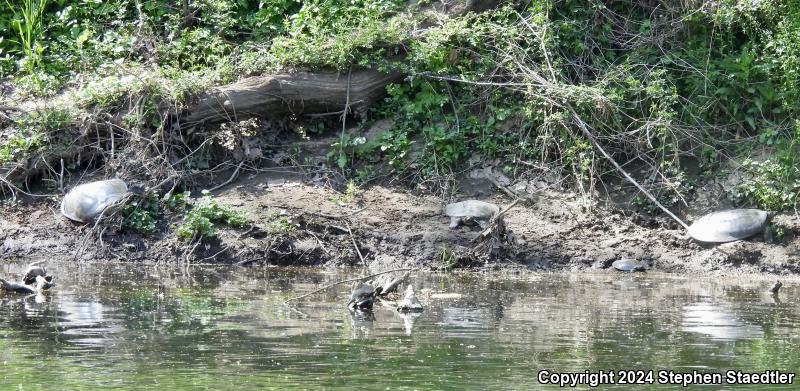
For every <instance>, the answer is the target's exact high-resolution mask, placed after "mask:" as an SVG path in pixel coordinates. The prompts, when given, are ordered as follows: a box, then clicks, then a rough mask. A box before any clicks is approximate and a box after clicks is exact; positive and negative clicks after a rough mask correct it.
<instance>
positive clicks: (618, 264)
mask: <svg viewBox="0 0 800 391" xmlns="http://www.w3.org/2000/svg"><path fill="white" fill-rule="evenodd" d="M611 266H612V267H613V268H614V269H617V270H619V271H621V272H643V271H645V270H646V269H647V267H646V266H645V265H644V263H642V262H639V261H636V260H635V259H628V258H623V259H618V260H616V261H614V263H612V264H611Z"/></svg>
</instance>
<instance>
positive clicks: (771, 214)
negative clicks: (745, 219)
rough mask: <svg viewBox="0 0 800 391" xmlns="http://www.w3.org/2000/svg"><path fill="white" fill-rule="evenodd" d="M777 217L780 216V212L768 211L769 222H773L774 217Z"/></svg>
mask: <svg viewBox="0 0 800 391" xmlns="http://www.w3.org/2000/svg"><path fill="white" fill-rule="evenodd" d="M777 215H778V212H775V211H769V210H768V211H767V220H768V221H769V220H772V218H773V217H775V216H777Z"/></svg>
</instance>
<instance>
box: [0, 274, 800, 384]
mask: <svg viewBox="0 0 800 391" xmlns="http://www.w3.org/2000/svg"><path fill="white" fill-rule="evenodd" d="M24 267H25V265H24V264H22V263H15V262H11V261H6V262H5V263H3V266H2V267H0V275H2V276H6V277H9V276H15V277H18V275H19V273H20V272H21V271H22V270H23V269H24ZM49 271H50V272H51V273H52V274H55V275H56V278H57V281H56V282H57V286H56V287H55V288H53V289H52V290H51V291H48V292H47V293H46V294H44V295H39V296H19V295H11V294H4V293H0V348H2V349H0V389H2V390H7V389H8V390H10V389H14V390H17V389H21V390H39V389H41V390H45V389H46V390H67V389H125V390H131V389H159V390H186V389H214V390H228V389H230V390H233V389H236V390H242V389H269V388H275V389H309V388H310V389H320V388H324V389H479V390H490V389H491V390H495V389H542V388H544V389H556V388H558V386H557V385H552V384H542V383H541V382H540V380H542V379H540V376H539V374H540V372H541V371H543V370H546V371H549V373H565V372H582V373H585V371H587V370H588V371H590V373H597V372H598V371H613V372H614V373H615V374H616V373H617V372H618V371H625V370H638V371H642V372H639V374H638V375H639V376H637V378H638V379H639V380H643V381H645V383H646V384H648V385H649V384H650V383H652V385H650V386H649V387H655V388H658V389H680V388H681V386H680V385H669V384H659V383H660V379H659V375H660V374H662V372H659V371H675V373H679V374H680V373H692V371H697V373H699V374H703V373H709V374H721V376H722V377H723V379H725V374H726V371H729V370H731V371H736V370H741V371H743V372H747V373H753V372H763V371H776V370H777V371H783V372H784V373H795V372H797V371H798V369H799V368H800V349H798V344H799V343H800V336H799V335H798V331H797V330H798V329H800V328H798V326H799V325H800V311H798V306H797V301H798V296H799V295H800V290H798V289H795V288H794V286H793V285H794V284H793V283H791V282H787V283H786V284H785V286H784V288H783V289H782V290H781V292H780V295H779V296H773V295H770V294H768V293H765V292H766V290H767V288H768V287H769V286H770V285H771V282H770V281H767V280H764V279H759V278H752V279H748V278H730V279H724V278H714V279H710V278H700V277H697V276H694V277H677V276H671V275H656V274H625V273H602V274H526V275H521V276H516V277H509V276H502V277H501V276H494V275H477V274H466V275H461V274H455V275H454V274H425V273H420V274H417V275H415V276H414V277H413V283H414V285H415V288H416V289H417V291H418V296H419V298H420V300H421V301H422V302H423V304H424V305H425V307H426V309H425V311H424V312H423V313H422V314H420V315H418V316H405V317H404V316H401V315H400V314H398V313H397V312H396V311H394V310H393V309H392V308H391V307H389V306H380V305H376V309H375V312H374V320H371V321H370V320H365V319H363V318H362V317H353V316H351V314H350V313H349V312H348V310H347V309H346V308H345V302H346V301H347V298H348V297H349V291H348V290H349V288H348V286H346V285H340V286H337V287H335V288H332V289H330V290H328V291H326V292H324V293H320V294H316V295H314V296H311V297H308V298H305V299H302V300H299V301H296V302H292V303H291V304H289V305H287V304H285V303H284V301H285V300H286V299H288V298H290V297H294V296H297V295H300V294H303V293H307V292H310V291H312V290H314V289H316V288H317V287H319V286H322V285H325V284H328V283H332V282H335V281H338V280H341V279H345V278H349V277H353V276H354V275H356V272H355V271H352V272H349V273H347V272H341V273H338V272H337V273H334V272H330V271H322V270H313V269H311V270H309V269H306V270H296V269H276V268H264V269H262V268H255V269H243V268H231V267H209V266H203V267H201V266H192V267H188V268H187V267H155V266H142V265H137V264H104V265H83V266H80V267H79V266H74V265H60V266H58V267H56V266H51V267H50V268H49ZM651 371H652V372H651ZM663 373H666V372H663ZM642 375H644V376H642ZM647 375H651V376H652V377H651V379H648V378H647ZM548 379H549V378H548ZM548 379H544V380H548ZM587 380H588V379H587ZM606 380H608V379H606ZM662 380H663V379H662ZM619 381H620V376H619V375H617V376H616V377H615V382H619ZM794 383H795V384H800V382H798V381H795V382H794ZM619 387H621V386H619ZM649 387H648V388H649ZM581 388H586V386H582V387H581ZM601 388H607V386H602V387H601ZM706 388H708V389H720V388H722V389H731V388H736V389H740V387H736V386H733V385H731V384H726V383H725V382H724V381H723V383H722V384H718V385H712V386H710V387H706ZM744 388H749V389H759V390H761V389H767V388H770V387H767V386H764V385H750V386H746V387H744ZM783 388H787V389H788V388H791V386H784V387H783Z"/></svg>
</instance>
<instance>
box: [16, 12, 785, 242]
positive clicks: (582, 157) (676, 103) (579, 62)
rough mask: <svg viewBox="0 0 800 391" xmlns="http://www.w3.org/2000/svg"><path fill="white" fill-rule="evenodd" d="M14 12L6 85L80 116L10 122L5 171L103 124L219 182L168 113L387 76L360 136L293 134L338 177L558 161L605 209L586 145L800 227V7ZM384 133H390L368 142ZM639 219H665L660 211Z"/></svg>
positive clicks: (600, 170)
mask: <svg viewBox="0 0 800 391" xmlns="http://www.w3.org/2000/svg"><path fill="white" fill-rule="evenodd" d="M4 1H5V2H4V3H3V4H2V7H3V8H4V9H5V12H0V77H7V78H8V80H9V82H8V83H9V85H13V86H14V94H13V99H30V100H36V99H41V98H42V97H43V96H48V95H53V94H57V93H60V92H63V93H65V94H66V98H65V99H63V100H55V101H54V103H53V105H54V106H55V107H54V108H52V109H48V110H54V111H56V112H68V113H69V116H68V117H66V118H63V121H61V122H58V125H55V127H53V124H49V125H48V124H46V123H49V120H48V121H45V120H44V119H42V118H40V119H38V120H37V121H40V123H38V124H33V125H31V122H30V121H28V120H26V119H25V118H27V117H28V116H37V115H39V116H41V115H40V114H35V113H38V112H39V111H38V110H37V111H36V112H34V113H30V114H24V115H21V116H18V117H14V118H13V120H12V121H6V122H3V123H0V126H3V127H5V131H4V133H3V136H2V138H0V162H3V163H9V162H13V161H21V160H22V159H24V158H25V157H27V156H29V155H30V154H31V153H33V152H35V151H39V150H41V148H42V147H43V146H46V147H49V146H50V145H61V144H64V143H61V141H64V140H66V141H67V142H66V144H69V142H68V141H69V140H68V138H69V137H68V136H69V134H72V133H69V132H65V134H66V135H57V134H56V133H58V132H57V130H59V129H60V130H72V129H74V128H76V127H78V126H88V125H85V123H87V122H80V121H77V119H86V118H91V119H93V120H94V121H95V122H97V121H100V122H102V121H107V120H108V118H115V119H118V120H117V122H116V126H119V127H121V129H117V131H118V132H119V133H120V134H126V135H127V134H134V135H138V136H141V137H146V138H149V139H151V140H152V141H154V142H152V143H151V144H148V145H149V146H148V147H147V148H140V150H146V151H148V153H160V154H170V153H171V154H177V156H178V158H179V159H178V161H180V162H182V163H183V164H184V165H185V166H186V167H188V168H190V169H206V168H210V167H213V163H217V161H214V160H215V159H216V160H224V159H229V158H230V157H229V156H227V155H225V154H224V153H223V154H217V155H213V148H212V147H209V146H205V145H199V143H200V142H202V141H196V140H184V139H183V138H188V137H187V135H186V134H183V133H181V134H180V135H169V134H167V135H165V134H164V133H165V132H166V131H168V130H169V127H168V126H166V125H165V124H169V123H168V122H166V123H165V120H172V118H171V117H170V115H169V112H168V110H167V108H170V109H171V110H172V112H177V113H179V112H181V110H184V109H186V108H187V107H188V103H189V102H190V101H191V100H192V99H193V98H194V97H195V96H197V95H198V94H200V93H202V92H204V91H206V90H208V89H209V88H211V87H214V86H218V85H221V84H225V83H230V82H232V81H235V80H236V79H237V78H239V77H243V76H247V75H252V74H262V73H267V72H275V71H280V70H287V69H299V68H305V69H312V70H318V69H333V70H337V71H339V72H340V73H341V74H342V75H344V74H346V73H348V72H350V70H352V69H357V68H359V67H371V68H378V69H382V70H386V71H394V72H399V73H401V74H404V75H406V76H407V78H405V79H403V81H401V82H397V83H395V84H392V85H389V86H388V87H387V97H386V99H384V100H383V101H382V102H380V103H379V104H377V105H374V107H372V108H370V109H369V111H368V112H367V113H366V114H365V115H363V116H361V117H360V118H354V119H353V120H348V121H347V124H348V125H351V126H353V125H356V124H357V127H356V128H354V129H347V130H345V131H343V132H342V131H341V119H340V118H338V117H328V118H327V119H326V118H320V119H318V118H312V119H310V120H309V121H298V123H296V124H294V123H293V124H292V125H290V127H295V128H297V129H296V130H297V133H302V134H304V135H305V134H306V131H307V130H308V132H310V133H328V134H331V133H333V132H336V134H339V135H340V137H339V140H338V142H337V143H335V144H334V145H333V146H332V149H331V152H330V154H329V159H330V160H331V163H332V164H333V165H335V166H336V167H338V168H339V169H340V170H341V171H342V172H343V173H344V174H345V175H346V176H347V177H349V178H353V177H354V178H357V179H358V181H359V183H363V182H366V181H368V180H370V179H371V177H372V175H375V174H374V173H375V172H377V171H378V170H375V169H374V168H373V167H374V166H377V165H380V164H386V165H387V166H388V170H390V172H391V173H393V174H395V175H397V176H400V177H402V178H406V179H409V180H411V181H413V182H428V181H430V182H431V183H434V184H435V185H434V187H437V186H438V187H441V186H446V185H443V183H447V178H451V177H452V174H453V173H454V172H456V171H458V169H459V167H460V166H462V165H463V164H464V162H465V161H466V160H467V159H469V158H471V157H474V156H478V157H480V158H483V159H485V160H493V161H499V162H501V163H500V164H501V165H502V166H514V165H515V164H518V163H516V162H519V161H527V162H533V163H540V165H541V166H547V167H552V168H554V169H557V170H559V171H560V173H561V174H563V176H564V178H567V179H568V180H567V181H565V182H564V183H565V184H568V185H571V186H573V187H574V188H575V189H577V190H579V191H581V192H583V193H584V194H594V190H595V187H596V186H597V184H598V183H601V182H602V181H603V180H604V179H605V178H606V177H604V176H605V175H608V174H609V173H612V175H613V171H612V170H611V169H610V166H609V165H608V163H607V162H606V161H605V160H604V158H603V157H602V156H600V155H599V154H598V152H597V151H596V149H595V148H594V146H593V145H592V144H591V143H590V142H589V140H587V138H586V137H585V135H584V134H583V133H582V129H583V127H586V128H587V129H588V130H590V131H591V132H592V133H594V134H595V135H596V136H597V138H598V139H599V140H600V141H601V142H602V143H603V145H604V147H605V148H606V149H607V150H608V151H609V152H610V153H611V154H612V155H613V156H614V157H615V159H617V160H618V161H620V162H623V163H626V164H627V165H629V166H630V167H631V170H632V171H634V172H636V173H637V174H638V175H639V178H641V180H642V182H643V183H645V184H646V185H647V186H648V187H649V188H651V189H652V190H653V192H654V193H655V194H657V196H658V197H659V199H660V200H662V201H663V202H664V204H666V205H668V206H677V205H678V204H679V203H682V202H679V201H681V200H682V199H683V200H686V199H687V197H691V195H692V193H693V191H694V188H695V187H696V185H695V181H696V179H695V178H693V177H691V176H690V175H689V171H690V170H688V167H690V166H699V167H700V170H701V172H700V173H699V174H700V176H701V177H702V178H704V179H706V180H707V179H712V178H714V177H716V176H719V175H722V174H723V173H725V174H727V173H731V172H737V173H742V174H744V175H742V176H741V177H742V178H743V181H742V183H741V186H738V187H736V189H735V190H734V191H733V192H732V193H731V194H729V196H730V198H731V199H733V200H735V201H736V202H738V203H741V204H743V205H757V206H760V207H764V208H769V209H774V210H784V209H789V208H793V207H794V206H795V205H796V204H797V194H798V192H800V184H798V183H799V182H798V178H800V174H798V170H799V164H800V163H799V162H798V159H797V158H795V156H797V154H798V148H799V147H800V144H798V141H797V140H798V138H800V136H798V130H797V128H798V126H796V125H795V124H796V121H798V120H800V117H798V114H799V112H798V107H800V88H798V85H800V38H799V37H800V2H798V1H796V0H783V1H776V2H766V1H755V0H725V1H720V2H713V3H693V2H681V3H680V4H678V3H673V2H666V1H661V0H658V1H655V2H647V1H634V2H629V1H597V0H536V1H525V2H523V1H509V2H504V3H503V5H502V6H500V7H498V8H496V9H492V10H489V11H486V12H479V13H474V12H466V13H463V14H456V13H451V14H447V13H445V12H443V11H442V9H441V7H438V5H439V4H438V2H429V1H426V2H419V3H416V4H415V5H408V4H407V2H405V1H400V0H336V1H321V0H314V1H296V0H280V1H270V2H257V1H249V0H245V1H232V0H191V1H184V2H181V3H178V4H177V5H178V6H177V7H176V3H174V2H167V1H163V0H156V1H151V2H144V3H142V2H137V1H130V0H113V1H109V2H94V1H89V2H86V1H76V0H60V1H56V2H48V1H45V0H20V1H16V0H15V1H12V0H4ZM3 103H7V102H5V101H3V99H2V98H0V104H3ZM331 118H333V119H331ZM356 120H360V122H357V121H356ZM377 120H386V121H389V122H390V123H391V126H390V127H388V128H387V129H384V130H382V131H380V132H378V133H377V134H369V135H368V134H367V133H366V130H368V129H369V128H370V126H371V125H372V124H373V123H374V122H375V121H377ZM84 130H85V129H84ZM207 131H210V132H212V133H213V132H214V131H215V130H214V129H211V130H207ZM83 133H88V132H83ZM165 139H166V140H175V139H180V141H179V142H176V143H175V144H177V145H178V147H176V148H175V149H170V150H165V149H164V148H163V147H158V148H156V147H153V145H161V144H159V142H162V141H163V140H165ZM219 139H221V137H220V136H219V135H216V138H215V140H219ZM91 141H92V140H86V141H85V142H91ZM223 142H224V141H223ZM182 143H183V144H182ZM215 143H218V144H222V142H219V141H215ZM123 145H124V144H123ZM217 146H219V145H217ZM137 147H138V146H137ZM201 147H202V148H201ZM197 149H199V150H200V152H199V153H196V154H194V155H193V156H191V157H190V158H187V159H180V158H181V157H183V156H185V155H188V154H190V153H192V151H195V150H197ZM201 160H202V161H201ZM527 169H528V168H525V167H521V166H520V167H517V168H516V169H515V170H513V171H514V172H516V173H519V172H524V171H525V170H527ZM442 179H445V180H442ZM427 188H428V189H431V188H430V187H427ZM432 190H436V189H432ZM635 203H636V204H637V205H639V206H640V207H641V209H642V210H644V211H646V212H649V213H654V212H656V210H655V209H653V207H652V205H651V204H650V203H649V201H646V200H644V199H643V198H641V199H640V200H639V201H637V202H635ZM132 213H133V212H132ZM137 213H138V212H137ZM137 219H138V220H140V222H139V223H137V226H141V227H142V228H144V227H147V226H148V225H149V223H148V222H147V219H145V218H144V216H138V217H137ZM211 224H212V219H210V218H207V217H204V216H203V214H202V213H199V212H198V214H196V215H193V216H192V223H191V224H189V225H188V226H190V227H192V228H187V231H186V233H185V234H186V235H187V236H189V237H205V236H206V235H207V234H210V233H211V232H213V231H211V230H210V227H212V225H211ZM188 226H187V227H188ZM145 230H146V229H145Z"/></svg>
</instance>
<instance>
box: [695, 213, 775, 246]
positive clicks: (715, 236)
mask: <svg viewBox="0 0 800 391" xmlns="http://www.w3.org/2000/svg"><path fill="white" fill-rule="evenodd" d="M772 215H773V214H772V213H770V212H767V211H763V210H759V209H729V210H723V211H719V212H714V213H710V214H707V215H705V216H703V217H701V218H700V219H698V220H697V221H695V222H694V223H693V224H692V225H691V226H689V236H691V237H692V238H694V239H695V240H697V241H700V242H706V243H724V242H732V241H735V240H742V239H747V238H749V237H751V236H753V235H756V234H759V233H764V234H765V237H768V236H769V234H770V232H769V219H770V218H771V217H772Z"/></svg>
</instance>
